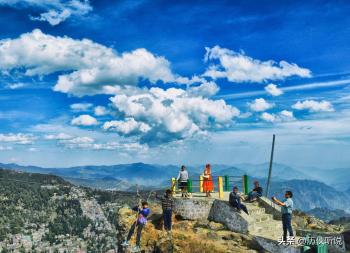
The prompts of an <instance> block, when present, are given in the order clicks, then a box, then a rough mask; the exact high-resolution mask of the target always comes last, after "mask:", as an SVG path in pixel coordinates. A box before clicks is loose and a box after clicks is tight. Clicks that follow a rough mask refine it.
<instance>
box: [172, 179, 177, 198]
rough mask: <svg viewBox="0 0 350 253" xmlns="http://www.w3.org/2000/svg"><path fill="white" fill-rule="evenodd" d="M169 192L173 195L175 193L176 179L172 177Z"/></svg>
mask: <svg viewBox="0 0 350 253" xmlns="http://www.w3.org/2000/svg"><path fill="white" fill-rule="evenodd" d="M171 191H172V192H173V194H175V193H176V178H175V177H173V178H172V179H171Z"/></svg>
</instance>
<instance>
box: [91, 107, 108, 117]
mask: <svg viewBox="0 0 350 253" xmlns="http://www.w3.org/2000/svg"><path fill="white" fill-rule="evenodd" d="M109 113H110V112H109V110H108V109H107V108H106V107H104V106H101V105H99V106H96V107H95V108H94V114H95V115H96V116H104V115H107V114H109Z"/></svg>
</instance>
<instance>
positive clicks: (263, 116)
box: [261, 112, 276, 122]
mask: <svg viewBox="0 0 350 253" xmlns="http://www.w3.org/2000/svg"><path fill="white" fill-rule="evenodd" d="M261 119H262V120H264V121H267V122H275V121H276V115H275V114H272V113H268V112H264V113H262V114H261Z"/></svg>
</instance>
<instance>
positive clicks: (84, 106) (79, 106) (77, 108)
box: [70, 103, 93, 112]
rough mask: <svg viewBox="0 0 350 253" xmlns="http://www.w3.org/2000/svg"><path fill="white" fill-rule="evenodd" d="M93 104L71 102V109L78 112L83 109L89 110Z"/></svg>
mask: <svg viewBox="0 0 350 253" xmlns="http://www.w3.org/2000/svg"><path fill="white" fill-rule="evenodd" d="M92 106H93V104H91V103H76V104H71V105H70V109H72V110H73V111H76V112H82V111H88V110H89V109H90V108H91V107H92Z"/></svg>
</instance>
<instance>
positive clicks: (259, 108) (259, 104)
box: [249, 98, 275, 112]
mask: <svg viewBox="0 0 350 253" xmlns="http://www.w3.org/2000/svg"><path fill="white" fill-rule="evenodd" d="M274 106H275V104H273V103H269V102H267V101H266V100H265V99H263V98H257V99H255V100H254V101H253V102H251V103H249V107H250V110H252V111H254V112H263V111H266V110H268V109H271V108H273V107H274Z"/></svg>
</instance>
